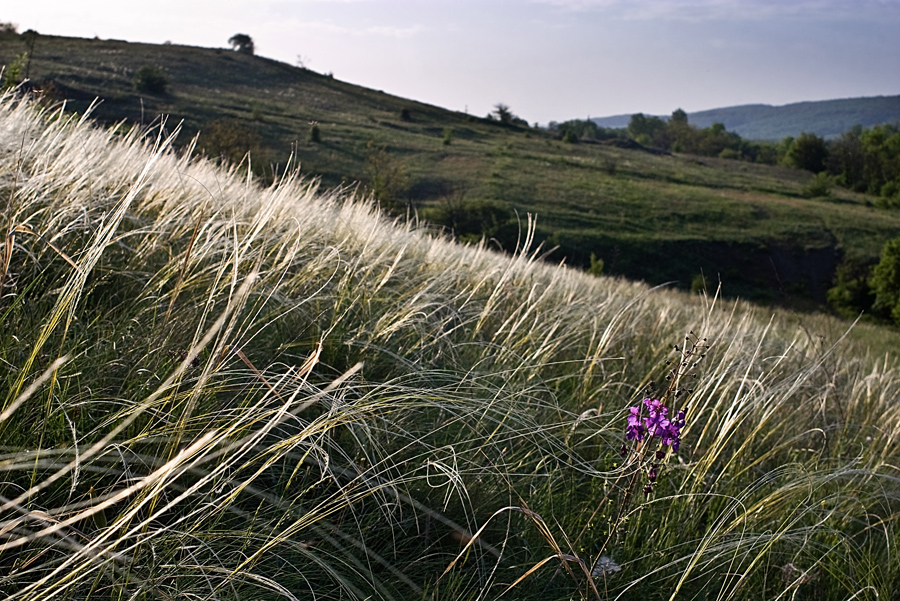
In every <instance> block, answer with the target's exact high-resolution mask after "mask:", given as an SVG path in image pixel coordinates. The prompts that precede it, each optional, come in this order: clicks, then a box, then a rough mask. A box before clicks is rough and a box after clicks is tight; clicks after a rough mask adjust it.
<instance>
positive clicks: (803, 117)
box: [591, 95, 900, 140]
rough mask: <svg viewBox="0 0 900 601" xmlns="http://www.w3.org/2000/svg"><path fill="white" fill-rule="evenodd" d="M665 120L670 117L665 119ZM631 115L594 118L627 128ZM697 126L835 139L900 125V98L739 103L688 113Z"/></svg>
mask: <svg viewBox="0 0 900 601" xmlns="http://www.w3.org/2000/svg"><path fill="white" fill-rule="evenodd" d="M662 117H663V118H666V117H667V116H662ZM630 119H631V115H630V114H629V115H612V116H609V117H596V118H593V119H591V120H592V121H593V122H595V123H596V124H597V125H599V126H601V127H609V128H621V127H627V126H628V122H629V121H630ZM688 121H689V122H690V123H692V124H694V125H696V126H698V127H709V126H710V125H712V124H713V123H722V124H723V125H725V128H726V129H728V130H729V131H733V132H735V133H737V134H739V135H740V136H741V137H743V138H746V139H751V140H781V139H783V138H785V137H787V136H793V137H796V136H798V135H799V134H801V133H803V132H807V133H814V134H816V135H818V136H822V137H824V138H826V139H828V138H835V137H837V136H839V135H840V134H841V133H843V132H845V131H848V130H849V129H851V128H853V127H854V126H855V125H861V126H863V127H873V126H875V125H881V124H883V123H897V122H900V95H896V96H865V97H858V98H836V99H832V100H810V101H801V102H793V103H790V104H784V105H771V104H762V103H751V104H740V105H735V106H728V107H722V108H714V109H708V110H704V111H695V112H692V113H688Z"/></svg>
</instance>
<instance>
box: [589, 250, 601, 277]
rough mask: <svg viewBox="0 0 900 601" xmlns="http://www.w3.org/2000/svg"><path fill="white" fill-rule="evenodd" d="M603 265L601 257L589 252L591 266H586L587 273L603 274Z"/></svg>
mask: <svg viewBox="0 0 900 601" xmlns="http://www.w3.org/2000/svg"><path fill="white" fill-rule="evenodd" d="M604 266H605V264H604V263H603V259H600V258H598V257H597V255H596V254H594V253H591V266H590V267H588V273H589V274H591V275H603V267H604Z"/></svg>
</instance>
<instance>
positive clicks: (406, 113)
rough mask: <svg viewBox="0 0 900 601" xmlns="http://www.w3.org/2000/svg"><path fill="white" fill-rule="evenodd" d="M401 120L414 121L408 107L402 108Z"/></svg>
mask: <svg viewBox="0 0 900 601" xmlns="http://www.w3.org/2000/svg"><path fill="white" fill-rule="evenodd" d="M400 120H401V121H412V113H410V111H409V109H408V108H403V109H400Z"/></svg>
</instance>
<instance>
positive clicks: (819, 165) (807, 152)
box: [785, 133, 828, 173]
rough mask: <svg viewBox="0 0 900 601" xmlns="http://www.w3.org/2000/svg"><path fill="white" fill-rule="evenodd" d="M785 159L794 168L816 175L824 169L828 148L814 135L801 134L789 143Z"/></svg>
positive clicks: (823, 141) (822, 140)
mask: <svg viewBox="0 0 900 601" xmlns="http://www.w3.org/2000/svg"><path fill="white" fill-rule="evenodd" d="M785 158H786V160H787V161H788V163H789V164H790V165H793V166H794V167H797V168H799V169H806V170H807V171H812V172H813V173H818V172H820V171H822V170H824V169H825V161H826V160H827V159H828V147H827V146H826V145H825V140H824V139H822V138H820V137H819V136H817V135H816V134H808V133H802V134H800V136H799V137H798V138H797V139H796V140H794V141H793V142H792V143H791V146H790V148H789V149H788V152H787V156H786V157H785Z"/></svg>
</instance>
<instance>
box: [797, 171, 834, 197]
mask: <svg viewBox="0 0 900 601" xmlns="http://www.w3.org/2000/svg"><path fill="white" fill-rule="evenodd" d="M830 190H831V178H830V177H829V176H828V174H827V173H824V172H823V173H818V174H816V176H815V177H813V178H812V179H811V180H809V183H808V184H806V186H804V187H803V191H802V194H803V196H805V197H807V198H821V197H823V196H828V192H829V191H830Z"/></svg>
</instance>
